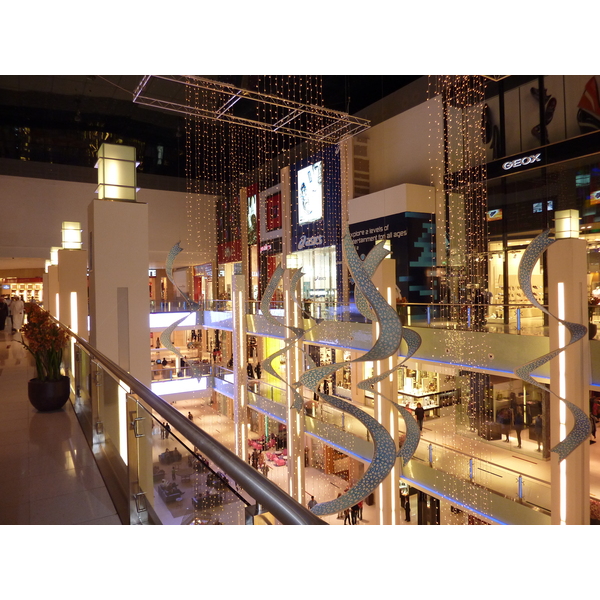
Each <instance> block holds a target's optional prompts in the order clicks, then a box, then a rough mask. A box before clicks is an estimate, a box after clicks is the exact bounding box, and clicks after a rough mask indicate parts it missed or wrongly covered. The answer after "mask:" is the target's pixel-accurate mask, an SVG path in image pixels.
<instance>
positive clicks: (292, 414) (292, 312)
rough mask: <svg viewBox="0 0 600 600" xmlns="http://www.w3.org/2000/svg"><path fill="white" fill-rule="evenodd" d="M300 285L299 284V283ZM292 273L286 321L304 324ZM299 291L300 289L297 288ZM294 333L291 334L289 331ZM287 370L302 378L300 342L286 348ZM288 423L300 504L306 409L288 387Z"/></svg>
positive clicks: (291, 470) (286, 289)
mask: <svg viewBox="0 0 600 600" xmlns="http://www.w3.org/2000/svg"><path fill="white" fill-rule="evenodd" d="M297 285H298V288H299V287H300V284H299V283H298V284H297ZM292 292H293V290H292V289H291V275H290V272H289V271H286V272H285V273H284V276H283V301H284V313H285V324H286V325H288V326H292V327H300V326H301V325H302V320H301V315H300V308H299V306H298V305H297V304H296V303H295V302H294V301H293V300H292ZM296 292H297V293H298V292H299V289H298V290H296ZM290 335H291V334H290ZM285 359H286V364H285V372H286V379H287V382H288V383H289V384H292V383H295V382H297V381H298V380H299V379H300V375H301V369H302V353H301V351H300V349H299V348H298V345H294V346H293V347H292V348H290V349H288V351H287V352H286V356H285ZM286 389H287V393H286V400H287V410H286V427H287V450H288V460H287V464H288V478H289V481H288V493H289V494H290V496H292V497H293V498H295V499H296V500H297V501H298V502H300V504H304V409H303V408H302V409H301V410H300V411H297V410H296V409H293V408H292V405H293V404H294V396H293V395H292V390H291V389H290V388H286Z"/></svg>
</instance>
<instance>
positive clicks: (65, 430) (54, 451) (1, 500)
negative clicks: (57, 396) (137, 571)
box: [0, 331, 121, 525]
mask: <svg viewBox="0 0 600 600" xmlns="http://www.w3.org/2000/svg"><path fill="white" fill-rule="evenodd" d="M19 338H20V334H16V335H14V336H13V335H11V334H10V333H9V332H7V331H0V479H1V480H2V494H0V524H1V525H120V524H121V522H120V520H119V518H118V516H117V513H116V510H115V507H114V506H113V503H112V501H111V499H110V496H109V495H108V492H107V491H106V487H105V486H104V482H103V480H102V477H101V476H100V472H99V471H98V467H97V466H96V463H95V461H94V457H93V454H92V451H91V450H90V448H89V446H88V444H87V442H86V440H85V438H84V436H83V433H82V431H81V428H80V426H79V423H78V422H77V419H76V417H75V413H74V412H73V408H72V406H71V403H70V402H67V404H66V405H65V407H64V408H63V409H62V410H59V411H55V412H51V413H39V412H37V411H36V410H35V409H34V408H33V407H32V406H31V405H30V403H29V400H28V399H27V382H28V381H29V379H31V378H32V377H34V376H35V369H34V366H33V362H32V360H31V358H30V355H29V354H28V352H27V350H25V348H24V347H23V346H22V345H21V344H20V343H18V341H17V340H18V339H19Z"/></svg>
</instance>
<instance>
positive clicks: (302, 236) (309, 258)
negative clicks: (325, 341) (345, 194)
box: [288, 148, 342, 317]
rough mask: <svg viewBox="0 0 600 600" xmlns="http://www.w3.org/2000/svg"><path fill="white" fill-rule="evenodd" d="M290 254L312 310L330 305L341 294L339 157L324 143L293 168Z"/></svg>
mask: <svg viewBox="0 0 600 600" xmlns="http://www.w3.org/2000/svg"><path fill="white" fill-rule="evenodd" d="M291 175H292V238H291V246H292V248H291V250H292V253H293V256H292V257H291V258H290V260H289V261H288V265H290V266H293V267H295V268H302V271H303V273H304V277H303V279H302V297H303V299H304V300H305V301H306V302H308V303H314V306H312V307H311V312H313V311H315V312H316V313H317V314H316V315H314V316H317V317H318V316H319V315H318V313H319V311H323V310H328V309H331V308H332V307H333V305H334V303H335V302H336V301H337V300H338V299H339V298H341V283H342V244H341V190H340V185H339V175H340V162H339V154H336V152H335V149H332V148H328V149H325V150H323V151H322V152H320V153H319V154H318V155H315V156H313V157H311V158H309V159H306V160H303V161H301V162H299V163H297V164H296V165H294V166H293V167H292V168H291Z"/></svg>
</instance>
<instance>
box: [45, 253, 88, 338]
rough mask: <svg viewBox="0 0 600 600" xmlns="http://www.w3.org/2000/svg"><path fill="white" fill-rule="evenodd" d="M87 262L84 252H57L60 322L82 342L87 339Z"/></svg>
mask: <svg viewBox="0 0 600 600" xmlns="http://www.w3.org/2000/svg"><path fill="white" fill-rule="evenodd" d="M87 260H88V255H87V252H86V251H85V250H70V249H68V250H59V251H58V295H59V314H60V321H61V322H62V323H64V324H65V325H66V326H67V327H69V328H70V329H71V330H72V331H73V332H74V333H76V334H77V335H78V336H79V337H82V338H83V339H84V340H87V339H89V334H88V284H87ZM50 268H52V267H50ZM50 268H49V269H50Z"/></svg>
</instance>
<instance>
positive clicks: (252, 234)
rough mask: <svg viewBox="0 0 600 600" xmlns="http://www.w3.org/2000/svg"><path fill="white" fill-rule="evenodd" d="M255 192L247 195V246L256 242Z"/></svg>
mask: <svg viewBox="0 0 600 600" xmlns="http://www.w3.org/2000/svg"><path fill="white" fill-rule="evenodd" d="M256 225H257V222H256V194H254V195H252V196H249V197H248V246H252V245H253V244H256V232H257V226H256Z"/></svg>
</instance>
